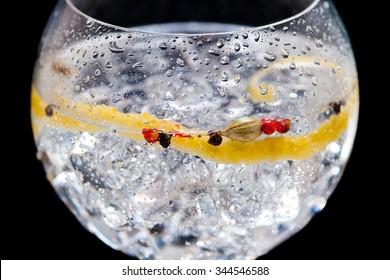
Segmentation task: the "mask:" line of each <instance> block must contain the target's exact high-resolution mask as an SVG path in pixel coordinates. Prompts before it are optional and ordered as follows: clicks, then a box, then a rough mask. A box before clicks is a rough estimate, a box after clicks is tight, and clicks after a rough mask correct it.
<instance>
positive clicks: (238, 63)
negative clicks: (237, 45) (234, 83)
mask: <svg viewBox="0 0 390 280" xmlns="http://www.w3.org/2000/svg"><path fill="white" fill-rule="evenodd" d="M235 64H236V68H240V67H241V66H242V60H241V58H237V60H236V63H235Z"/></svg>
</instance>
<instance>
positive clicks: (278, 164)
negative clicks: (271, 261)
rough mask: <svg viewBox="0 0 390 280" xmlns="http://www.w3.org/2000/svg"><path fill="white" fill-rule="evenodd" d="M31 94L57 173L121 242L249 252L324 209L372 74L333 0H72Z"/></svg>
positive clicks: (74, 202) (40, 145)
mask: <svg viewBox="0 0 390 280" xmlns="http://www.w3.org/2000/svg"><path fill="white" fill-rule="evenodd" d="M183 2H184V3H183ZM271 2H272V4H271ZM121 26H122V27H121ZM31 106H32V107H31V108H32V109H31V114H32V123H33V130H34V136H35V141H36V145H37V150H38V158H39V159H40V160H41V161H42V162H43V165H44V167H45V170H46V172H47V177H48V179H49V180H50V182H51V183H52V185H53V187H54V188H55V190H56V191H57V193H58V195H59V196H60V197H61V199H62V200H63V201H64V202H65V203H66V205H67V206H68V207H69V208H70V210H71V211H72V212H73V213H74V215H75V216H76V217H77V218H78V220H79V221H80V222H81V223H82V224H83V225H84V226H85V227H86V228H87V229H88V230H89V231H91V232H93V233H94V234H96V235H97V236H98V237H99V238H100V239H101V240H103V241H104V242H105V243H107V244H108V245H109V246H111V247H112V248H114V249H117V250H121V251H123V252H124V253H126V254H129V255H133V256H136V257H138V258H140V259H251V258H256V257H258V256H260V255H262V254H264V253H266V252H267V251H269V250H271V249H272V248H273V247H275V246H276V245H278V244H279V243H280V242H282V241H283V240H285V239H287V238H288V237H290V236H291V235H292V234H294V233H295V232H297V231H298V230H300V229H301V228H302V227H303V226H304V225H305V224H306V223H308V222H309V220H310V219H311V218H312V216H313V215H314V214H315V213H317V212H318V211H320V210H321V209H322V208H323V207H324V206H325V204H326V201H327V199H328V197H329V196H330V194H331V193H332V192H333V190H334V188H335V186H336V185H337V183H338V181H339V180H340V177H341V175H342V173H343V169H344V167H345V164H346V162H347V160H348V157H349V155H350V152H351V148H352V144H353V140H354V137H355V132H356V127H357V116H358V81H357V74H356V69H355V62H354V58H353V53H352V49H351V46H350V43H349V40H348V37H347V34H346V32H345V30H344V28H343V25H342V23H341V21H340V18H339V17H338V15H337V13H336V11H335V8H334V6H333V4H332V3H331V2H329V1H317V0H297V1H289V0H277V1H268V0H264V1H262V0H257V1H253V0H252V1H249V0H248V1H222V0H215V1H209V0H208V1H203V0H201V1H197V2H191V3H188V2H185V1H125V0H116V1H112V0H107V1H106V0H102V1H98V2H96V1H92V0H78V1H76V0H66V1H64V0H60V1H59V3H58V5H57V7H56V8H55V10H54V12H53V14H52V16H51V18H50V21H49V23H48V25H47V28H46V31H45V33H44V35H43V38H42V44H41V48H40V54H39V58H38V60H37V63H36V68H35V72H34V79H33V85H32V97H31Z"/></svg>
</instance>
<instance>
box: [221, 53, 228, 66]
mask: <svg viewBox="0 0 390 280" xmlns="http://www.w3.org/2000/svg"><path fill="white" fill-rule="evenodd" d="M220 62H221V64H222V65H227V64H229V63H230V59H229V57H228V56H227V55H225V56H223V57H221V59H220Z"/></svg>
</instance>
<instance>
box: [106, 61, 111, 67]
mask: <svg viewBox="0 0 390 280" xmlns="http://www.w3.org/2000/svg"><path fill="white" fill-rule="evenodd" d="M104 66H105V67H106V68H112V63H111V61H107V62H106V64H104Z"/></svg>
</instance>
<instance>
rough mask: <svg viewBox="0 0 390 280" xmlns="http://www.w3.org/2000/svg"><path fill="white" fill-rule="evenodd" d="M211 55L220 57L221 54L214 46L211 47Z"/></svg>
mask: <svg viewBox="0 0 390 280" xmlns="http://www.w3.org/2000/svg"><path fill="white" fill-rule="evenodd" d="M209 53H210V54H212V55H220V54H221V53H220V52H219V50H218V49H217V48H216V47H213V46H211V47H210V49H209Z"/></svg>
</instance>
